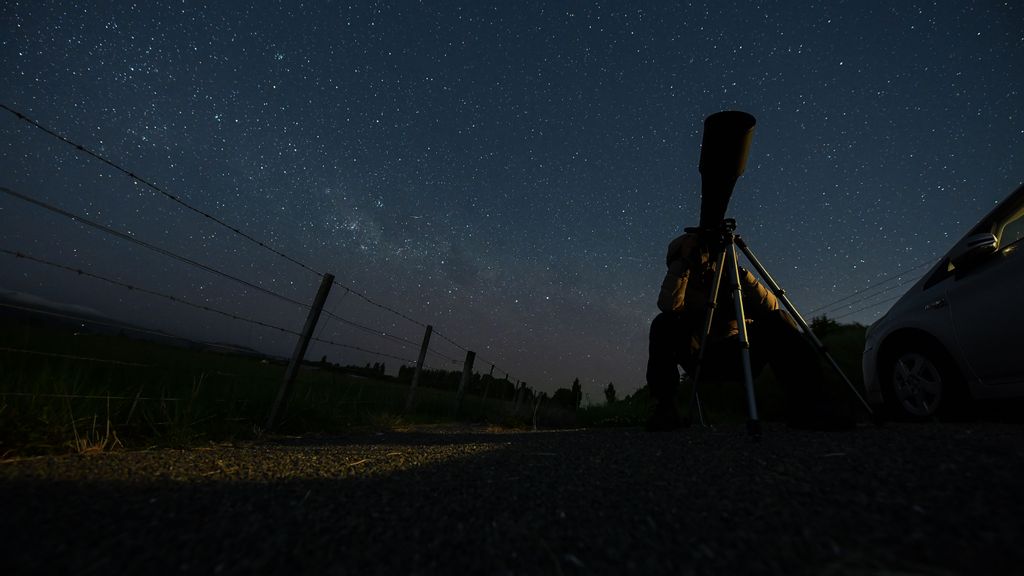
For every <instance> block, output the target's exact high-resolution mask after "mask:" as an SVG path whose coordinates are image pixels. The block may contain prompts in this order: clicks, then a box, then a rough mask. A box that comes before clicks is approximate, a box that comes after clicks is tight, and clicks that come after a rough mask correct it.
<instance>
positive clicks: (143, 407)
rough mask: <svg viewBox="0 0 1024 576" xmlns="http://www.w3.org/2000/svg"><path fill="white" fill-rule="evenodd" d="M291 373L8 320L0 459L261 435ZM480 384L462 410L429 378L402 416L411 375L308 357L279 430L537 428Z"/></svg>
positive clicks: (265, 361)
mask: <svg viewBox="0 0 1024 576" xmlns="http://www.w3.org/2000/svg"><path fill="white" fill-rule="evenodd" d="M285 368H286V362H285V361H284V360H282V359H271V358H262V357H259V356H256V355H251V354H243V353H239V351H237V350H220V351H218V350H216V349H212V348H208V347H198V346H195V345H193V346H182V345H172V344H171V343H167V342H153V341H147V340H141V339H137V338H132V337H129V336H126V335H124V334H117V333H114V334H103V333H96V332H86V331H76V330H74V329H73V327H70V326H66V325H56V324H52V323H42V322H39V321H26V320H25V319H23V318H13V319H12V318H3V319H2V325H0V416H2V418H0V456H6V457H11V456H17V455H30V454H37V453H52V452H61V451H67V450H72V451H77V452H89V451H102V450H106V449H110V448H114V447H118V446H121V447H126V448H138V447H145V446H151V445H157V446H185V445H190V444H194V443H196V442H199V441H204V440H225V439H236V438H254V437H258V436H260V435H261V434H263V433H264V430H263V428H264V426H265V424H266V420H267V416H268V414H269V409H270V406H271V404H272V402H273V400H274V398H275V395H276V394H277V391H278V389H279V387H280V385H281V382H282V379H283V376H284V372H285ZM447 375H449V376H450V374H447ZM424 380H428V378H424ZM450 380H451V378H448V379H446V382H447V381H450ZM446 382H444V383H446ZM444 383H437V384H436V385H438V386H442V385H444ZM476 383H477V384H478V386H479V387H481V388H482V390H474V389H472V388H471V389H470V390H469V392H468V393H467V394H466V395H465V397H464V399H463V402H462V404H461V407H460V410H459V413H458V414H457V415H456V414H455V413H454V412H455V407H456V394H455V392H454V390H451V389H447V388H446V389H438V388H435V387H431V384H432V383H431V382H429V381H428V382H426V385H421V386H419V387H418V388H417V391H416V393H415V402H414V406H413V410H411V411H406V410H405V406H406V401H407V399H408V395H409V382H408V379H406V380H404V381H403V380H399V379H397V378H394V377H387V376H383V375H379V374H377V373H375V372H374V371H373V370H371V369H361V368H342V367H338V366H333V365H330V364H321V363H317V362H307V363H305V364H304V365H303V367H302V369H301V370H300V372H299V376H298V378H297V380H296V382H295V384H294V386H293V388H292V390H291V394H290V399H289V402H288V404H287V409H286V411H285V413H284V415H283V417H282V418H281V419H280V421H279V422H278V423H277V426H276V427H275V430H274V432H275V433H277V434H321V433H332V432H338V431H341V430H347V429H351V428H353V427H360V426H372V427H389V426H395V425H398V424H416V423H427V422H446V421H451V420H453V419H455V418H456V417H457V418H458V419H460V420H472V421H476V422H486V423H494V424H500V425H505V426H511V427H516V426H518V427H524V426H533V425H534V424H535V419H534V411H533V408H534V406H533V405H532V403H531V402H530V400H531V399H528V398H525V397H522V395H520V397H519V398H518V399H517V398H516V396H515V395H514V394H509V395H499V393H498V391H499V390H501V389H502V387H501V386H500V385H499V384H502V383H504V382H503V381H500V380H493V381H492V382H490V383H489V382H488V381H487V377H484V379H483V382H482V383H481V382H480V379H479V378H478V379H477V380H476ZM489 384H493V386H490V385H489ZM504 384H507V385H508V386H511V384H510V383H504ZM506 388H507V386H506ZM474 392H475V393H474ZM547 404H548V405H544V403H541V406H540V407H539V409H538V410H537V413H536V417H537V418H536V420H537V421H539V422H542V423H544V424H546V425H551V424H568V423H571V422H570V420H569V418H571V414H565V413H564V411H562V410H559V409H558V408H557V407H555V406H553V405H551V404H550V402H549V403H547Z"/></svg>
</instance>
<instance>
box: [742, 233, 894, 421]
mask: <svg viewBox="0 0 1024 576" xmlns="http://www.w3.org/2000/svg"><path fill="white" fill-rule="evenodd" d="M735 240H736V244H737V245H739V247H740V250H743V253H744V254H745V255H746V256H747V259H748V260H750V263H751V264H753V265H754V268H756V269H757V273H758V274H760V276H761V279H762V280H764V281H765V283H766V284H768V288H769V289H770V290H771V291H772V293H773V294H775V297H776V298H778V299H779V300H781V301H782V305H783V306H785V307H786V310H789V313H790V314H791V315H792V316H793V319H794V320H796V322H797V324H798V325H799V326H800V329H801V330H803V331H804V335H805V336H806V337H807V338H808V339H809V340H810V341H811V343H812V344H814V349H815V350H817V351H818V354H819V355H821V356H822V357H823V358H825V360H827V361H828V363H829V364H830V365H831V366H832V368H833V369H835V371H836V373H837V374H839V376H840V377H841V378H842V379H843V381H844V382H846V385H847V386H848V387H849V388H850V391H851V392H853V394H854V396H856V397H857V399H858V400H860V403H861V406H863V407H864V410H866V411H867V413H868V415H870V416H871V418H872V420H874V421H875V422H876V423H877V422H878V416H877V415H876V414H875V411H874V410H872V409H871V405H870V404H868V401H867V400H865V399H864V396H862V395H861V393H860V392H859V391H858V390H857V387H856V386H854V385H853V382H851V381H850V379H849V378H847V376H846V373H845V372H843V369H842V368H840V367H839V364H838V363H837V362H836V361H835V359H834V358H832V355H831V354H829V352H828V349H827V348H825V344H823V343H822V341H821V340H819V339H818V337H817V336H815V335H814V332H813V331H812V330H811V327H810V326H808V325H807V321H806V320H804V317H803V316H801V315H800V312H798V311H797V309H796V306H793V303H792V302H790V301H789V297H788V296H786V291H785V290H783V289H782V287H781V286H779V284H778V283H777V282H775V279H774V278H772V276H771V274H769V273H768V270H766V269H765V267H764V266H763V265H762V264H761V262H760V261H759V260H758V259H757V257H756V256H754V253H753V252H751V250H750V247H749V246H747V243H746V242H745V241H744V240H743V239H742V238H740V237H739V236H736V237H735Z"/></svg>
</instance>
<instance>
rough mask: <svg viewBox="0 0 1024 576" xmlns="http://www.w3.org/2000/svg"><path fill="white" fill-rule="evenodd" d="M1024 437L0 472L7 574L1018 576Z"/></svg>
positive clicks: (379, 443) (985, 433)
mask: <svg viewBox="0 0 1024 576" xmlns="http://www.w3.org/2000/svg"><path fill="white" fill-rule="evenodd" d="M1022 478H1024V425H1022V424H1019V423H1012V422H987V423H978V422H975V423H959V424H925V425H910V424H888V425H886V426H883V427H879V428H875V427H861V428H859V429H857V430H852V431H846V432H833V433H816V432H805V431H795V430H789V429H787V428H785V427H782V426H778V425H771V424H768V425H766V427H765V432H764V436H763V438H762V439H761V441H759V442H754V441H752V440H751V438H749V437H748V436H747V435H746V434H745V433H744V431H743V428H742V427H738V426H737V427H724V428H721V429H718V430H704V429H691V430H683V431H679V432H674V433H666V434H649V433H645V432H642V431H639V430H570V431H550V432H494V431H487V430H473V429H462V430H451V429H420V430H405V431H389V432H383V433H372V432H359V433H352V434H350V435H345V436H339V437H330V438H323V437H319V438H279V439H274V440H271V441H263V442H259V443H242V444H232V445H210V446H204V447H201V448H196V449H191V450H152V451H119V452H112V453H104V454H96V455H87V456H86V455H81V456H80V455H70V456H61V457H44V458H33V459H25V460H17V461H9V462H4V463H0V510H2V514H0V532H2V534H4V536H3V538H0V555H2V556H0V557H2V558H3V564H2V565H4V566H5V567H6V568H5V569H4V572H5V573H7V574H38V573H55V574H58V573H76V574H94V573H102V574H110V573H118V574H120V573H125V574H141V573H146V574H251V573H260V574H292V573H318V574H458V573H467V574H565V575H568V574H858V575H860V574H1011V573H1013V574H1016V573H1019V570H1020V566H1022V565H1024V546H1022V545H1021V542H1022V541H1024V484H1022V482H1021V480H1022Z"/></svg>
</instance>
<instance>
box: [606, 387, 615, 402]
mask: <svg viewBox="0 0 1024 576" xmlns="http://www.w3.org/2000/svg"><path fill="white" fill-rule="evenodd" d="M604 399H605V402H607V403H609V404H614V403H615V400H616V398H615V384H612V383H611V382H609V383H608V386H607V387H605V389H604Z"/></svg>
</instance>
